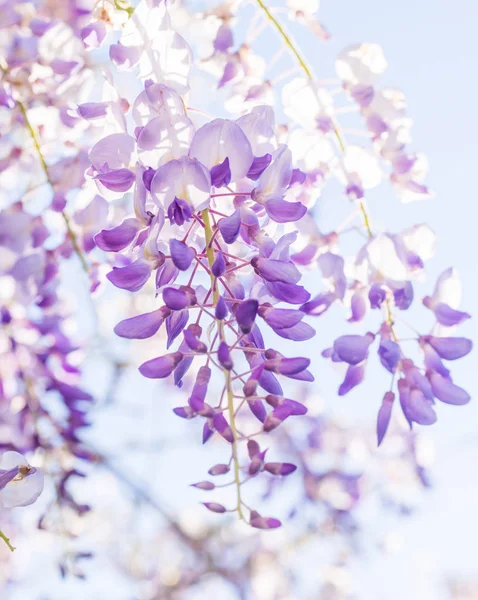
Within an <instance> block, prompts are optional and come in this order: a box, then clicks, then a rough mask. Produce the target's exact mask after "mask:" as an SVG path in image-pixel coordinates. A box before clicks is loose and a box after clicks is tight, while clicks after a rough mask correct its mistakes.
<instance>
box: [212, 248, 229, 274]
mask: <svg viewBox="0 0 478 600" xmlns="http://www.w3.org/2000/svg"><path fill="white" fill-rule="evenodd" d="M225 270H226V261H225V260H224V254H223V253H222V252H217V254H216V258H215V259H214V262H213V264H212V267H211V271H212V274H213V275H214V277H221V276H222V275H224V272H225Z"/></svg>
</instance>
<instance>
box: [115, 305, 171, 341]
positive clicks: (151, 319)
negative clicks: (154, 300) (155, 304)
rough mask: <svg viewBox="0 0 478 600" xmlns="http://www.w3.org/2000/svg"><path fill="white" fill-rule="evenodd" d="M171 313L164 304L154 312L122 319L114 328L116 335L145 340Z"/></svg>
mask: <svg viewBox="0 0 478 600" xmlns="http://www.w3.org/2000/svg"><path fill="white" fill-rule="evenodd" d="M169 313H170V311H169V309H168V308H166V307H164V306H162V307H161V308H159V309H158V310H154V311H153V312H149V313H145V314H143V315H137V316H136V317H131V318H130V319H125V320H124V321H121V322H120V323H118V325H116V327H115V328H114V332H115V333H116V335H119V336H120V337H123V338H127V339H130V340H133V339H134V340H144V339H146V338H149V337H151V336H153V335H154V334H155V333H156V332H157V331H158V330H159V328H160V327H161V325H162V324H163V323H164V319H165V318H166V317H167V316H168V315H169Z"/></svg>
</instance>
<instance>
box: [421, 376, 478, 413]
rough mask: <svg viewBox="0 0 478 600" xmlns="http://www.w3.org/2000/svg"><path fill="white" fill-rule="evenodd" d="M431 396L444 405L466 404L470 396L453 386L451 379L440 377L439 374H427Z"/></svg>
mask: <svg viewBox="0 0 478 600" xmlns="http://www.w3.org/2000/svg"><path fill="white" fill-rule="evenodd" d="M428 378H429V379H430V383H431V385H432V390H433V394H434V396H435V397H436V398H438V400H441V401H442V402H445V403H446V404H458V405H462V404H467V403H468V402H469V401H470V398H471V396H470V395H469V394H468V392H466V391H465V390H464V389H463V388H461V387H459V386H457V385H455V384H454V383H453V381H451V379H448V378H447V377H442V376H441V375H440V374H439V373H429V375H428Z"/></svg>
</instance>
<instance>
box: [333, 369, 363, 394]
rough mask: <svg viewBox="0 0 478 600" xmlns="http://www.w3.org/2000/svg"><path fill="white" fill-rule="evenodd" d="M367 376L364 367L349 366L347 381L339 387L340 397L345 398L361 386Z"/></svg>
mask: <svg viewBox="0 0 478 600" xmlns="http://www.w3.org/2000/svg"><path fill="white" fill-rule="evenodd" d="M364 375H365V367H364V366H363V365H349V367H348V369H347V373H346V374H345V379H344V381H343V382H342V383H341V385H340V387H339V396H345V394H348V393H349V392H350V390H353V388H354V387H357V386H358V385H360V384H361V383H362V381H363V378H364Z"/></svg>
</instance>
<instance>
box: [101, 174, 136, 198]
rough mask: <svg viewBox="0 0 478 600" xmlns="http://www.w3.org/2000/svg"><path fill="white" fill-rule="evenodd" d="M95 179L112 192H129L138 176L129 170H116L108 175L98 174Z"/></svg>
mask: <svg viewBox="0 0 478 600" xmlns="http://www.w3.org/2000/svg"><path fill="white" fill-rule="evenodd" d="M93 179H96V180H97V181H99V182H100V183H102V184H103V185H104V186H105V188H107V189H108V190H111V191H112V192H118V193H122V192H127V191H128V190H129V189H130V187H131V186H132V185H133V183H134V181H135V179H136V175H135V174H134V173H133V172H132V171H130V170H129V169H116V170H115V171H108V172H107V173H98V175H95V177H94V178H93Z"/></svg>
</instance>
